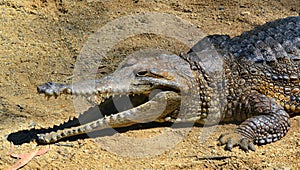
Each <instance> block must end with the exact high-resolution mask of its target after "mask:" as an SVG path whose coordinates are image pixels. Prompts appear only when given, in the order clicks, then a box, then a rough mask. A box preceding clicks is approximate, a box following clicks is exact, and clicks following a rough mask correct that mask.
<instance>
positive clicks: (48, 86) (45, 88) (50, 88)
mask: <svg viewBox="0 0 300 170" xmlns="http://www.w3.org/2000/svg"><path fill="white" fill-rule="evenodd" d="M37 91H38V93H43V94H45V95H46V96H47V97H51V96H54V97H58V96H59V95H60V94H62V93H64V94H71V93H72V90H71V88H70V87H69V86H68V85H66V84H57V83H53V82H48V83H45V84H42V85H39V86H38V87H37Z"/></svg>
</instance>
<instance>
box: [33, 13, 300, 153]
mask: <svg viewBox="0 0 300 170" xmlns="http://www.w3.org/2000/svg"><path fill="white" fill-rule="evenodd" d="M299 66H300V16H290V17H287V18H281V19H277V20H275V21H272V22H267V23H265V24H264V25H261V26H256V27H255V28H254V29H252V30H249V31H246V32H244V33H242V34H241V35H239V36H236V37H232V38H231V37H229V36H228V35H219V34H215V35H209V36H206V37H204V38H203V39H201V40H200V41H199V42H198V43H196V44H195V45H194V46H193V47H192V48H191V49H190V50H189V51H188V52H187V53H185V54H183V53H181V54H180V55H176V54H153V55H149V56H146V57H131V58H130V57H129V58H127V59H125V61H124V62H123V63H122V64H121V66H120V67H119V68H118V69H117V70H116V71H114V72H113V73H112V74H109V75H107V76H105V77H103V78H99V79H96V80H86V81H82V82H77V83H76V84H75V85H74V84H73V85H71V84H62V83H54V82H47V83H44V84H41V85H39V86H38V87H37V90H38V93H42V94H45V95H46V96H48V97H51V96H55V97H58V96H60V95H61V94H67V95H70V94H73V95H82V96H87V95H89V96H93V97H94V100H93V102H94V103H95V104H97V105H100V104H102V103H105V101H108V100H109V99H110V100H111V99H112V98H114V97H116V96H121V97H122V96H129V97H130V98H131V99H132V101H135V102H133V104H132V105H133V106H132V107H127V108H126V109H123V110H119V111H118V112H116V113H111V114H108V115H105V116H103V117H101V118H99V119H97V120H94V121H91V122H89V123H86V124H83V125H79V126H75V127H70V128H65V129H62V130H57V131H52V132H49V133H44V134H37V136H38V140H37V141H38V142H39V143H41V144H48V143H55V142H58V141H59V140H61V139H63V138H66V137H70V136H74V135H78V134H83V133H88V132H92V131H96V130H101V129H105V128H111V127H112V128H119V127H127V126H131V125H134V124H137V123H145V122H172V123H177V122H195V123H197V124H206V125H215V124H218V123H219V122H225V123H227V122H234V123H236V124H238V126H237V128H236V129H235V130H234V131H231V132H228V133H224V134H221V136H220V138H219V139H218V140H219V144H220V145H223V146H225V149H228V150H231V149H232V148H233V147H235V146H238V147H240V148H241V149H243V150H245V151H249V150H253V151H255V150H256V147H255V144H257V145H260V144H267V143H271V142H275V141H277V140H279V139H281V138H282V137H283V136H285V134H286V133H287V132H288V130H289V129H290V126H291V125H290V117H291V116H296V115H299V113H300V69H299ZM91 82H92V83H94V84H95V86H91V85H88V84H91Z"/></svg>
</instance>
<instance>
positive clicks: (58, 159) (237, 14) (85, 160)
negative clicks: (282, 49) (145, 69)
mask: <svg viewBox="0 0 300 170" xmlns="http://www.w3.org/2000/svg"><path fill="white" fill-rule="evenodd" d="M144 12H158V13H162V12H163V13H168V14H172V15H174V16H177V17H180V18H182V19H183V20H185V21H188V22H189V23H192V24H193V25H195V26H197V28H198V29H199V31H200V30H201V31H202V32H203V33H205V34H229V35H230V36H235V35H239V34H240V33H242V32H243V31H245V30H249V29H251V28H253V27H254V26H256V25H261V24H263V23H265V22H267V21H272V20H275V19H277V18H282V17H287V16H291V15H298V14H299V12H300V1H299V0H281V1H277V0H276V1H275V0H271V1H259V0H254V1H249V0H241V1H236V0H235V1H222V0H216V1H212V2H211V1H208V0H204V1H196V0H193V1H189V0H183V1H175V0H168V1H161V0H155V1H152V0H130V1H129V0H103V1H98V0H95V1H93V0H90V1H79V0H77V1H71V0H67V1H65V0H30V1H29V0H26V1H19V0H0V19H1V21H0V22H1V25H0V39H1V40H0V43H1V45H0V70H1V72H0V147H1V151H0V169H7V168H8V167H10V166H12V165H13V164H14V163H16V162H17V159H14V158H11V157H10V156H8V155H7V152H8V151H9V149H10V147H11V146H10V141H14V142H15V152H16V153H28V152H31V151H33V150H35V148H46V147H50V148H51V150H50V151H49V152H48V153H46V154H44V155H41V156H39V157H36V158H34V159H33V160H32V161H31V162H29V163H28V164H27V165H25V166H24V167H23V169H203V168H206V169H298V168H300V162H299V157H300V149H299V146H300V134H299V129H300V117H293V118H292V119H291V121H292V128H291V130H290V131H289V132H288V134H287V135H286V137H284V138H283V139H282V140H280V141H278V142H275V143H272V144H268V145H263V146H258V147H257V151H256V152H249V153H245V152H243V151H241V150H239V149H238V148H234V149H233V151H232V152H229V151H224V149H223V147H220V146H217V142H216V140H217V138H218V136H219V134H220V133H224V132H226V131H229V130H232V129H234V128H235V127H236V125H234V124H226V125H217V126H214V127H206V128H202V127H193V128H192V129H191V130H190V129H189V128H170V127H152V128H145V129H139V128H138V127H137V128H135V130H130V129H129V130H125V131H126V132H122V133H110V134H109V133H107V134H108V135H105V133H104V135H100V136H99V135H98V137H96V138H94V139H93V138H86V137H81V138H77V139H74V140H71V141H62V142H60V144H62V146H59V145H55V144H51V145H50V146H48V145H47V146H40V145H37V144H36V143H35V142H33V141H32V142H29V141H27V139H28V138H29V131H26V130H30V129H33V128H36V129H41V128H47V127H49V126H52V125H58V124H60V123H61V122H64V121H67V120H68V119H69V118H70V117H73V116H77V114H76V112H75V110H76V109H75V108H76V107H74V104H73V100H72V97H71V96H67V97H64V96H62V97H59V98H58V99H54V98H51V99H49V100H47V99H46V98H45V97H44V96H42V95H38V94H37V93H36V86H37V85H39V84H42V83H44V82H48V81H54V82H64V83H70V82H71V81H72V75H73V69H74V65H75V62H76V59H77V57H78V55H79V54H80V53H81V49H82V48H83V47H84V44H86V43H87V41H88V38H89V37H90V36H92V35H93V34H94V33H95V32H96V31H97V30H99V29H100V28H101V27H103V26H105V25H107V24H108V23H110V22H111V21H114V20H115V19H117V18H120V17H122V16H127V15H139V14H142V13H144ZM120 29H121V28H120ZM170 29H171V28H170ZM172 29H176V28H172ZM115 36H116V35H114V34H113V33H112V34H111V35H109V34H107V37H108V38H109V37H115ZM149 47H151V48H158V49H166V50H168V51H169V52H172V53H177V54H178V53H179V52H180V51H181V50H184V51H186V50H187V48H186V47H182V49H180V48H181V46H180V43H178V42H176V41H175V40H174V39H171V38H164V37H162V36H160V35H155V34H143V35H139V36H133V37H130V38H128V39H125V40H124V41H121V42H119V43H118V44H117V45H116V46H115V47H114V49H112V50H110V51H109V52H108V54H107V60H105V62H104V63H103V65H102V66H101V69H102V71H101V73H99V74H100V76H101V74H106V73H109V72H111V71H112V70H113V69H114V68H115V67H116V66H117V64H118V63H119V62H120V61H121V60H122V59H123V58H124V57H125V56H126V55H129V54H131V53H132V52H134V51H137V50H139V49H143V48H149ZM186 130H187V131H189V130H190V131H189V133H188V134H184V131H186ZM27 132H28V133H27ZM171 132H172V133H171ZM207 132H211V133H207ZM162 133H165V134H173V136H169V137H168V136H167V138H161V139H160V138H159V137H160V135H161V134H162ZM16 134H17V135H16ZM203 134H209V135H208V138H207V139H206V140H204V137H203ZM162 136H164V135H162ZM13 137H15V138H13ZM155 137H157V138H155ZM164 137H166V136H164ZM95 139H96V140H95ZM125 139H129V140H125ZM132 139H134V141H135V142H132ZM150 139H151V140H150ZM178 139H180V140H178ZM136 141H138V142H136ZM139 141H141V142H139ZM149 141H150V142H149ZM151 141H152V142H153V141H154V142H158V144H157V143H156V144H155V145H154V144H152V143H151ZM176 141H179V142H176ZM159 142H160V143H159ZM172 142H173V143H175V145H172ZM148 146H149V147H148ZM149 148H150V149H149Z"/></svg>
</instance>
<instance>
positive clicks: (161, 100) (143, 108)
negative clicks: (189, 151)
mask: <svg viewBox="0 0 300 170" xmlns="http://www.w3.org/2000/svg"><path fill="white" fill-rule="evenodd" d="M180 100H181V97H180V96H179V95H178V94H177V93H175V92H172V91H164V92H160V93H158V94H156V95H155V96H154V97H153V98H152V99H151V100H149V101H148V102H146V103H144V104H142V105H140V106H138V107H135V108H132V109H130V110H126V111H123V112H120V113H117V114H113V115H110V116H106V117H104V118H101V119H99V120H95V121H93V122H90V123H87V124H84V125H81V126H78V127H72V128H67V129H63V130H58V131H57V132H51V133H47V134H38V142H39V143H44V144H46V143H53V142H56V141H58V140H60V139H62V138H66V137H70V136H75V135H79V134H84V133H88V132H93V131H96V130H101V129H105V128H110V127H112V128H114V127H126V126H130V125H133V124H136V123H145V122H151V121H155V120H158V119H163V118H164V116H165V115H167V114H168V113H171V112H173V111H175V110H176V109H177V108H178V105H180ZM164 107H165V108H164Z"/></svg>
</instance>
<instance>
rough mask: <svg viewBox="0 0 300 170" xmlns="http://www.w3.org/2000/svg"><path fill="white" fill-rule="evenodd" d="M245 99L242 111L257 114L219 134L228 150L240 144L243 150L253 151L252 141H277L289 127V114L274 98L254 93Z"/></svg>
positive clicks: (263, 142)
mask: <svg viewBox="0 0 300 170" xmlns="http://www.w3.org/2000/svg"><path fill="white" fill-rule="evenodd" d="M246 101H247V102H246V103H247V106H246V109H245V110H244V111H245V112H246V113H247V112H248V113H249V114H252V115H258V116H253V117H251V118H248V119H246V120H245V121H244V122H242V124H240V125H239V126H238V128H237V129H235V131H234V132H233V133H227V134H222V135H221V136H220V138H219V142H220V144H221V145H224V144H225V145H226V146H225V148H226V149H228V150H231V149H232V147H233V146H240V147H241V149H243V150H245V151H248V150H249V149H250V150H253V151H255V147H254V143H256V144H266V143H270V142H274V141H277V140H279V139H280V138H282V137H283V136H284V135H285V134H286V133H287V132H288V130H289V128H290V121H289V114H288V113H287V112H286V111H285V110H284V109H283V107H281V106H280V105H279V104H277V103H276V101H275V100H274V99H272V98H268V97H267V96H265V95H262V94H259V93H254V94H252V95H251V96H250V97H249V98H248V99H247V100H246ZM242 114H243V113H242ZM249 116H251V115H249Z"/></svg>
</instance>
